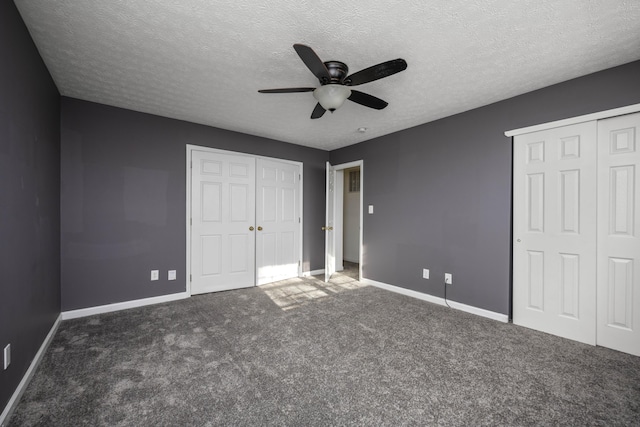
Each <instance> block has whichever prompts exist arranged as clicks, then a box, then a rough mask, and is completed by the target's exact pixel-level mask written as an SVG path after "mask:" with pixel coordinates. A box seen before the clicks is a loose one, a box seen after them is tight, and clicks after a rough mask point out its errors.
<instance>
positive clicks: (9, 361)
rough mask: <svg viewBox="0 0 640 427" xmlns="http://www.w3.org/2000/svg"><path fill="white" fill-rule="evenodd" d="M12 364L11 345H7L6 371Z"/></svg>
mask: <svg viewBox="0 0 640 427" xmlns="http://www.w3.org/2000/svg"><path fill="white" fill-rule="evenodd" d="M10 363H11V344H7V346H6V347H5V348H4V369H7V368H8V367H9V364H10Z"/></svg>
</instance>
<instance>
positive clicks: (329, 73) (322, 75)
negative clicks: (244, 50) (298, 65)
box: [258, 44, 407, 119]
mask: <svg viewBox="0 0 640 427" xmlns="http://www.w3.org/2000/svg"><path fill="white" fill-rule="evenodd" d="M293 48H294V49H295V50H296V52H297V53H298V56H300V59H302V62H304V64H305V65H306V66H307V67H308V68H309V70H311V72H312V73H313V74H314V75H315V76H316V77H317V78H318V80H319V81H320V87H317V88H315V87H291V88H285V89H262V90H259V91H258V92H260V93H294V92H313V97H314V98H316V99H317V100H318V104H317V105H316V108H314V109H313V112H312V113H311V118H312V119H319V118H320V117H322V115H323V114H324V113H325V111H327V110H329V111H331V112H332V113H333V112H334V111H335V110H336V109H338V108H340V106H341V105H342V104H343V103H344V101H345V100H347V99H348V100H350V101H353V102H355V103H356V104H360V105H364V106H365V107H369V108H375V109H376V110H382V109H383V108H385V107H386V106H387V105H389V104H388V103H387V102H385V101H383V100H382V99H380V98H376V97H375V96H372V95H369V94H366V93H364V92H360V91H357V90H353V89H349V87H350V86H357V85H361V84H363V83H369V82H372V81H374V80H378V79H381V78H383V77H388V76H390V75H392V74H396V73H399V72H400V71H403V70H405V69H406V68H407V62H406V61H405V60H404V59H393V60H391V61H387V62H383V63H380V64H378V65H374V66H372V67H369V68H365V69H364V70H361V71H358V72H357V73H353V74H351V75H348V73H349V67H347V64H345V63H344V62H340V61H327V62H322V60H321V59H320V58H319V57H318V55H316V53H315V52H314V51H313V49H311V48H310V47H309V46H306V45H303V44H294V45H293Z"/></svg>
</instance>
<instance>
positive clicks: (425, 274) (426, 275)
mask: <svg viewBox="0 0 640 427" xmlns="http://www.w3.org/2000/svg"><path fill="white" fill-rule="evenodd" d="M422 278H423V279H428V278H429V269H428V268H423V269H422Z"/></svg>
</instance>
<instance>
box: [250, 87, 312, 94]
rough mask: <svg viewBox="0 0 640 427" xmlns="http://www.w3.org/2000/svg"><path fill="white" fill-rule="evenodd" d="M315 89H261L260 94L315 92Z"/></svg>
mask: <svg viewBox="0 0 640 427" xmlns="http://www.w3.org/2000/svg"><path fill="white" fill-rule="evenodd" d="M314 90H316V88H315V87H288V88H285V89H260V90H259V91H258V92H260V93H297V92H313V91H314Z"/></svg>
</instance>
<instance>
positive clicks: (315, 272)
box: [302, 268, 324, 277]
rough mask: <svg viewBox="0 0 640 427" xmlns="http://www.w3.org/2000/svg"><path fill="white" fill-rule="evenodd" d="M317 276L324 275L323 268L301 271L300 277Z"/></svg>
mask: <svg viewBox="0 0 640 427" xmlns="http://www.w3.org/2000/svg"><path fill="white" fill-rule="evenodd" d="M319 274H324V268H322V269H320V270H311V271H303V272H302V277H309V276H317V275H319Z"/></svg>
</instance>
